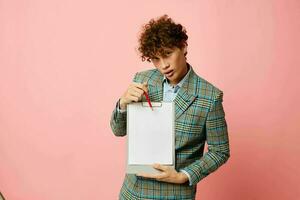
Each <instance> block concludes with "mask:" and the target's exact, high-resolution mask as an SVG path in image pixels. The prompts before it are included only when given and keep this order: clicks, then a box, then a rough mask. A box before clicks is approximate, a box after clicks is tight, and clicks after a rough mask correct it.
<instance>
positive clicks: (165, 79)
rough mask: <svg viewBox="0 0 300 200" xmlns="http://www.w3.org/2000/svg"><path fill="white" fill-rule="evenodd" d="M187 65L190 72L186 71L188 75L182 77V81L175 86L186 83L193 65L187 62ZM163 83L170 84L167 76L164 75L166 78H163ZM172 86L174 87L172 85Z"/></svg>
mask: <svg viewBox="0 0 300 200" xmlns="http://www.w3.org/2000/svg"><path fill="white" fill-rule="evenodd" d="M187 67H188V68H189V70H188V72H187V73H186V75H185V76H184V77H183V78H182V79H181V81H179V83H177V84H176V85H174V86H173V87H174V88H175V87H177V86H178V87H181V86H182V85H183V83H184V81H185V80H186V79H187V77H188V76H189V74H190V72H191V66H190V64H189V63H187ZM163 83H166V84H167V85H170V84H169V82H168V80H167V77H166V76H165V75H164V78H163ZM170 87H172V86H171V85H170Z"/></svg>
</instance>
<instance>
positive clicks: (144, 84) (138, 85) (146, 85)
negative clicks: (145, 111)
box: [132, 82, 148, 92]
mask: <svg viewBox="0 0 300 200" xmlns="http://www.w3.org/2000/svg"><path fill="white" fill-rule="evenodd" d="M132 86H134V87H137V88H139V89H141V90H143V91H145V92H146V91H148V84H147V83H146V82H144V83H136V82H133V83H132Z"/></svg>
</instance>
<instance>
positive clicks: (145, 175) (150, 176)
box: [136, 173, 157, 179]
mask: <svg viewBox="0 0 300 200" xmlns="http://www.w3.org/2000/svg"><path fill="white" fill-rule="evenodd" d="M136 175H137V176H142V177H145V178H155V179H156V178H157V174H149V173H138V174H136Z"/></svg>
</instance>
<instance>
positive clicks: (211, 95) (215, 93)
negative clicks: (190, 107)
mask: <svg viewBox="0 0 300 200" xmlns="http://www.w3.org/2000/svg"><path fill="white" fill-rule="evenodd" d="M195 78H196V85H197V95H198V96H199V97H200V98H204V99H207V100H212V101H215V100H216V99H219V98H220V97H221V98H222V96H223V91H222V90H221V89H219V88H218V87H217V86H215V85H214V84H212V83H210V82H209V81H207V80H206V79H204V78H202V77H200V76H199V75H197V74H196V73H195Z"/></svg>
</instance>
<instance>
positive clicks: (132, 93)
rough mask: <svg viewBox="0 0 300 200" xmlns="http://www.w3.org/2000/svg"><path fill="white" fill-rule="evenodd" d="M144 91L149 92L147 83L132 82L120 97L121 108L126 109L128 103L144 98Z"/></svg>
mask: <svg viewBox="0 0 300 200" xmlns="http://www.w3.org/2000/svg"><path fill="white" fill-rule="evenodd" d="M144 92H148V85H147V83H135V82H132V83H131V84H130V85H129V87H128V88H127V90H126V91H125V93H124V94H123V95H122V97H121V99H120V108H121V109H122V110H125V109H126V106H127V104H129V103H131V102H138V101H140V100H142V96H143V94H144Z"/></svg>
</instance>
